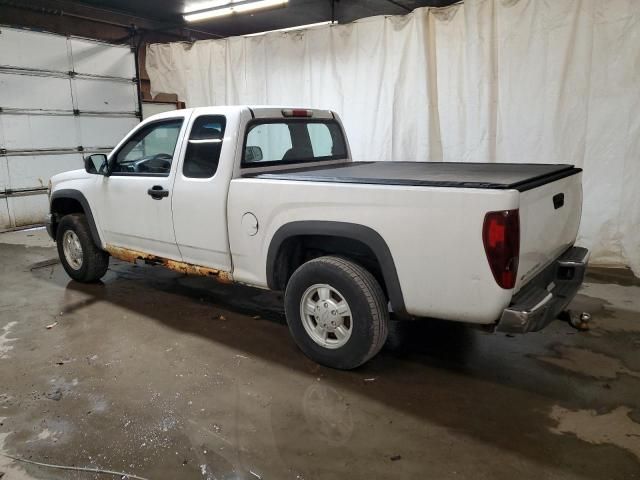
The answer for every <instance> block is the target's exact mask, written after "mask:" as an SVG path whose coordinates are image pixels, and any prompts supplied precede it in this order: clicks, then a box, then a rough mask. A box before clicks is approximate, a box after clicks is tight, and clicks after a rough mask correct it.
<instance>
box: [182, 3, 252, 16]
mask: <svg viewBox="0 0 640 480" xmlns="http://www.w3.org/2000/svg"><path fill="white" fill-rule="evenodd" d="M241 1H242V0H209V1H208V2H197V3H194V4H191V5H188V6H186V7H185V9H184V10H183V12H182V13H191V12H201V11H202V10H210V9H212V8H216V7H226V6H229V5H230V4H232V3H237V2H241Z"/></svg>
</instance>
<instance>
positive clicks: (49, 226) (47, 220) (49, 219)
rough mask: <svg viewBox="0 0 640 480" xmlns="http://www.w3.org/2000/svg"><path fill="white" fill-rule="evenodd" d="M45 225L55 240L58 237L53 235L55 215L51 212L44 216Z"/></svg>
mask: <svg viewBox="0 0 640 480" xmlns="http://www.w3.org/2000/svg"><path fill="white" fill-rule="evenodd" d="M44 226H45V227H46V228H47V233H48V234H49V236H50V237H51V238H52V239H53V241H55V240H56V238H55V236H54V235H53V215H51V214H50V213H47V216H46V217H45V218H44Z"/></svg>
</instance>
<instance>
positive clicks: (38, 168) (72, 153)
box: [0, 27, 140, 230]
mask: <svg viewBox="0 0 640 480" xmlns="http://www.w3.org/2000/svg"><path fill="white" fill-rule="evenodd" d="M135 71H136V69H135V58H134V54H133V53H132V51H131V49H130V48H129V47H128V46H117V45H110V44H105V43H100V42H95V41H91V40H86V39H78V38H67V37H64V36H60V35H53V34H48V33H42V32H32V31H28V30H20V29H13V28H4V27H2V28H0V108H1V110H0V199H2V200H3V201H2V208H4V209H5V210H6V212H5V213H6V215H5V214H3V213H2V211H1V209H0V230H2V229H5V228H11V227H16V226H20V225H30V224H33V223H38V222H41V221H42V220H43V219H44V216H45V214H46V212H47V196H46V187H47V184H48V182H49V178H50V177H51V176H52V175H55V174H57V173H60V172H63V171H67V170H74V169H78V168H82V167H83V162H82V153H81V152H95V151H101V152H108V151H109V150H111V149H112V148H113V147H114V146H115V145H116V144H117V143H118V142H119V141H120V139H121V138H122V137H123V136H124V135H125V134H126V133H127V132H128V131H129V130H130V129H131V128H132V127H133V126H135V125H136V124H137V123H138V121H139V116H140V112H138V110H139V104H138V90H137V83H136V81H135V78H134V77H135Z"/></svg>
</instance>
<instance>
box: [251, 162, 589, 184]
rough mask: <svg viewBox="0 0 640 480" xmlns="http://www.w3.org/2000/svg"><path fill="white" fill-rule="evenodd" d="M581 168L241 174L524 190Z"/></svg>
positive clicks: (403, 166)
mask: <svg viewBox="0 0 640 480" xmlns="http://www.w3.org/2000/svg"><path fill="white" fill-rule="evenodd" d="M581 171H582V170H581V169H579V168H575V167H574V166H573V165H563V164H540V163H537V164H533V163H453V162H349V163H342V164H337V165H329V166H327V165H324V166H314V167H306V168H300V167H298V168H292V169H288V170H281V171H277V172H270V173H258V174H250V173H249V174H246V175H243V176H244V177H251V178H264V179H272V180H298V181H308V182H331V183H361V184H376V185H406V186H425V187H457V188H489V189H515V190H519V191H525V190H530V189H532V188H535V187H537V186H540V185H544V184H546V183H551V182H553V181H555V180H558V179H560V178H564V177H568V176H570V175H574V174H576V173H579V172H581Z"/></svg>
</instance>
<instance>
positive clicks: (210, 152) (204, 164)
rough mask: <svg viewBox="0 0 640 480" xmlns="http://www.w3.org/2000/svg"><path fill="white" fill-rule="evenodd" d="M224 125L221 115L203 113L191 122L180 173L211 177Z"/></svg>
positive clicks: (223, 118)
mask: <svg viewBox="0 0 640 480" xmlns="http://www.w3.org/2000/svg"><path fill="white" fill-rule="evenodd" d="M225 126H226V120H225V117H223V116H222V115H203V116H201V117H198V118H196V119H195V121H194V122H193V126H192V127H191V134H190V135H189V142H188V145H187V153H186V154H185V157H184V166H183V167H182V173H183V174H184V176H185V177H188V178H211V177H213V176H214V175H215V173H216V170H217V169H218V162H219V161H220V151H221V150H222V139H223V138H224V129H225Z"/></svg>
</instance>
